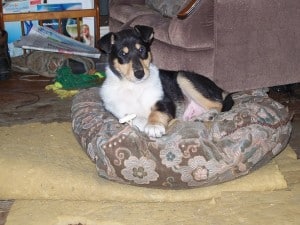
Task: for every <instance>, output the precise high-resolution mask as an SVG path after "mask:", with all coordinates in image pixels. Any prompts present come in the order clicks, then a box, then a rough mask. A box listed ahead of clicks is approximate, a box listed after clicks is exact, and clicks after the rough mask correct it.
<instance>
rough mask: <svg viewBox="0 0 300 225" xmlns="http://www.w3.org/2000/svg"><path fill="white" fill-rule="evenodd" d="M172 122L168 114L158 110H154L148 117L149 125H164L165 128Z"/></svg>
mask: <svg viewBox="0 0 300 225" xmlns="http://www.w3.org/2000/svg"><path fill="white" fill-rule="evenodd" d="M170 120H171V117H170V116H169V115H168V114H166V113H163V112H160V111H156V110H153V111H152V112H151V113H150V115H149V117H148V123H149V124H162V125H164V126H165V127H167V126H168V123H169V121H170Z"/></svg>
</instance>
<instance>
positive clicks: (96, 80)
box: [46, 67, 105, 98]
mask: <svg viewBox="0 0 300 225" xmlns="http://www.w3.org/2000/svg"><path fill="white" fill-rule="evenodd" d="M104 79H105V74H104V73H100V72H96V73H94V74H92V75H90V74H73V73H72V70H71V68H70V67H61V68H60V69H58V70H57V75H56V77H55V83H54V84H50V85H47V86H46V90H48V91H49V90H52V91H53V92H54V93H56V94H57V95H58V96H59V97H60V98H68V97H72V96H74V95H76V94H77V93H78V90H79V89H83V88H89V87H95V86H99V85H100V84H102V82H103V81H104Z"/></svg>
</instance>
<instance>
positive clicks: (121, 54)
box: [119, 50, 128, 56]
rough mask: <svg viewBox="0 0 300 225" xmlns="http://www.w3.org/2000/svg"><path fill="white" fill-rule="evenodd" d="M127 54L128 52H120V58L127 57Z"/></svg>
mask: <svg viewBox="0 0 300 225" xmlns="http://www.w3.org/2000/svg"><path fill="white" fill-rule="evenodd" d="M127 54H128V52H124V51H123V50H121V51H119V55H120V56H126V55H127Z"/></svg>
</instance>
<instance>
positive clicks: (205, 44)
mask: <svg viewBox="0 0 300 225" xmlns="http://www.w3.org/2000/svg"><path fill="white" fill-rule="evenodd" d="M195 3H196V2H195ZM168 32H169V37H170V42H171V44H172V45H175V46H178V47H182V48H185V49H191V50H193V51H197V50H203V49H211V48H213V47H214V1H212V0H201V1H197V5H194V8H193V13H190V14H189V16H188V17H186V18H185V19H179V18H178V17H173V18H172V19H171V21H170V25H169V30H168Z"/></svg>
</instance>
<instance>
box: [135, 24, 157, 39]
mask: <svg viewBox="0 0 300 225" xmlns="http://www.w3.org/2000/svg"><path fill="white" fill-rule="evenodd" d="M133 29H134V31H135V32H136V34H137V35H138V36H140V37H141V38H142V40H143V41H144V42H146V43H151V42H152V40H153V37H154V31H153V28H152V27H148V26H142V25H136V26H134V28H133Z"/></svg>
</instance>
